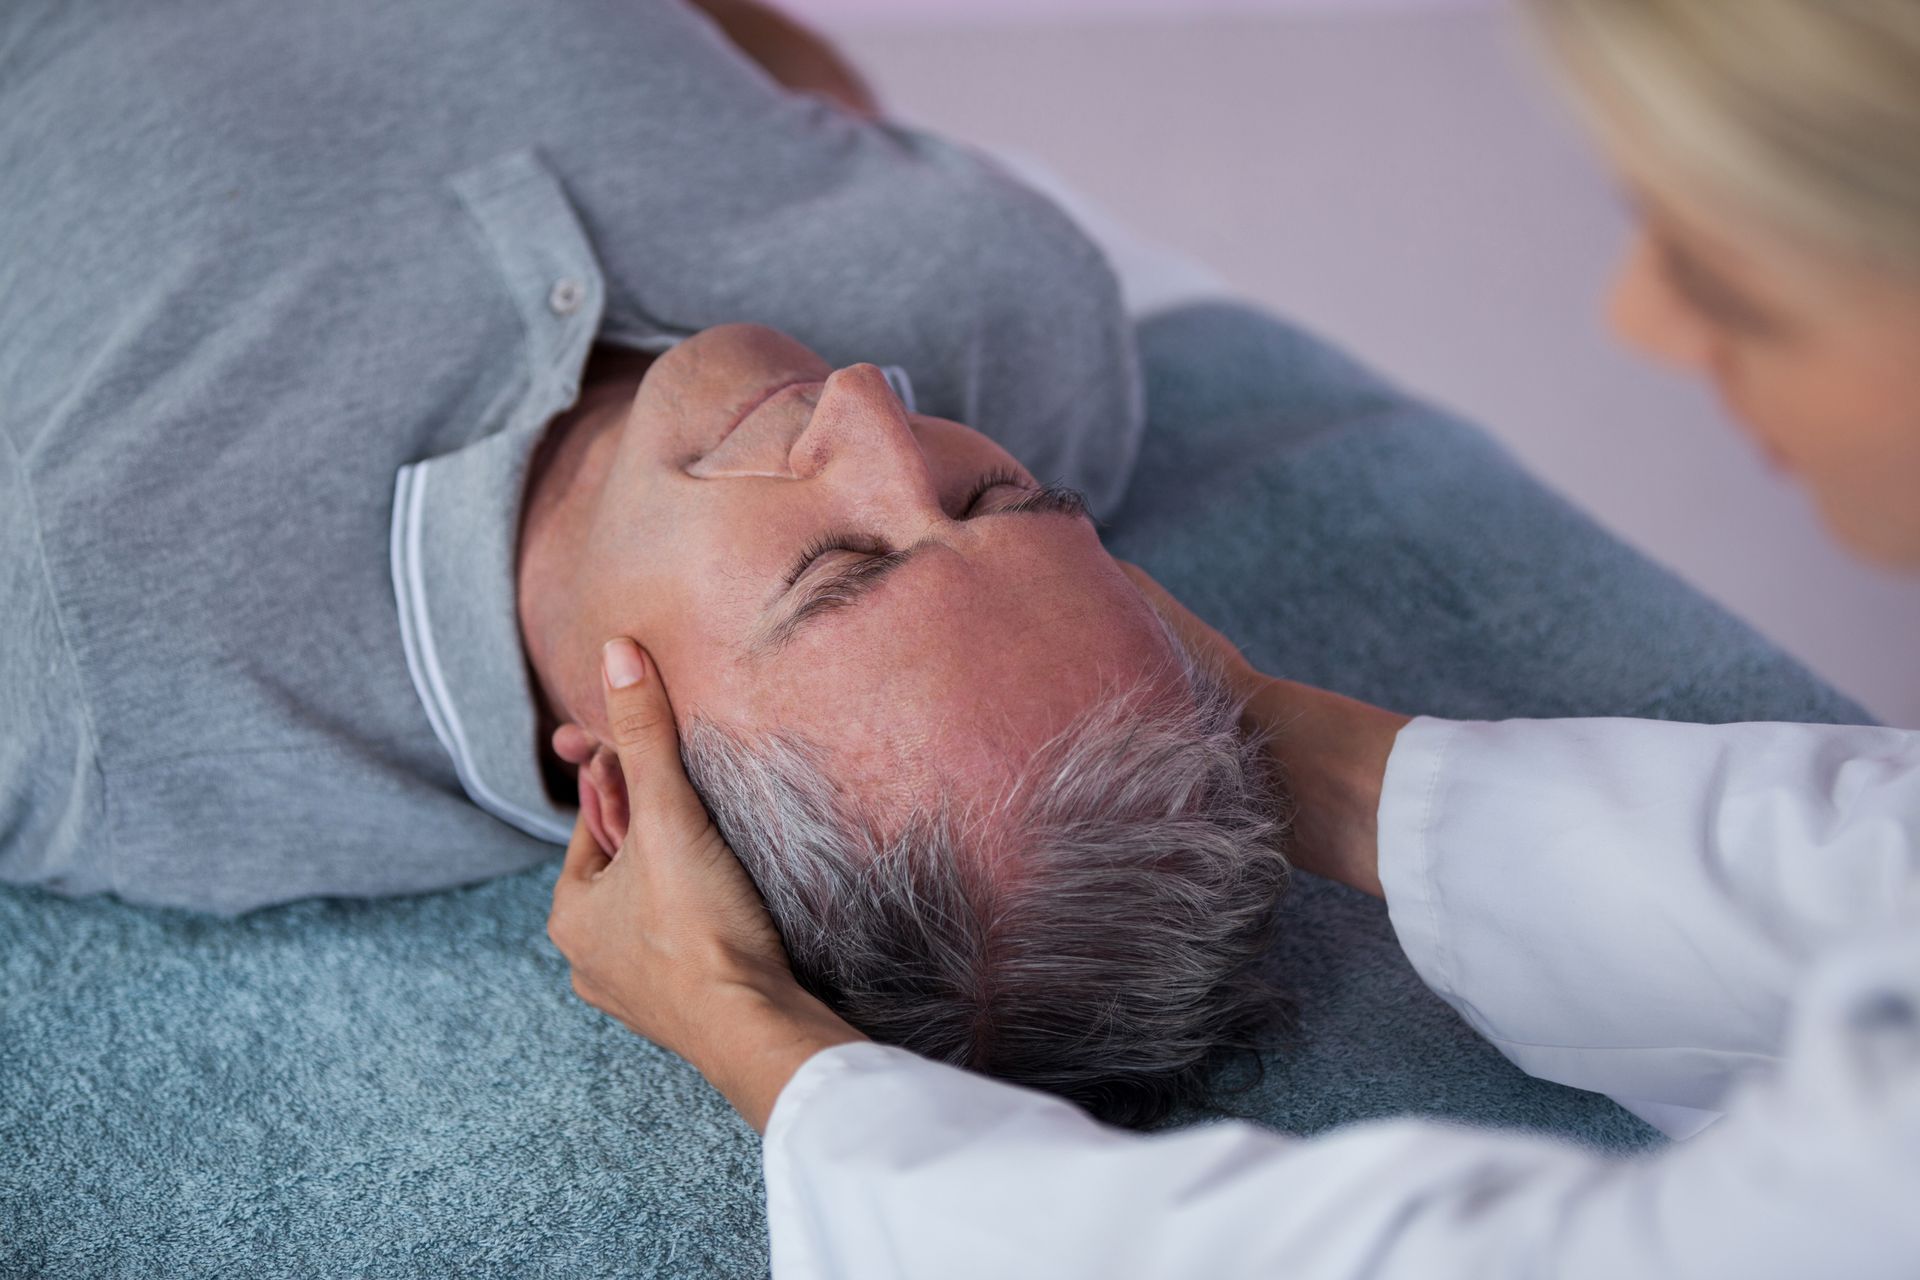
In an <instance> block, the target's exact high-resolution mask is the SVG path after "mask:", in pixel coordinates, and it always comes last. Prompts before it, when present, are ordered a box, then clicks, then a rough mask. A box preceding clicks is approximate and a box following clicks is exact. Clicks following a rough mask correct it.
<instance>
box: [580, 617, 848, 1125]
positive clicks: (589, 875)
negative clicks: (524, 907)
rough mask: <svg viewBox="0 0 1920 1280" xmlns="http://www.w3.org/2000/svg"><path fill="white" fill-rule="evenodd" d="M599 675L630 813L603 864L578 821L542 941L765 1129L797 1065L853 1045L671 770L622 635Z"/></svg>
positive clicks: (655, 692) (667, 731)
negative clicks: (801, 980) (790, 960)
mask: <svg viewBox="0 0 1920 1280" xmlns="http://www.w3.org/2000/svg"><path fill="white" fill-rule="evenodd" d="M603 666H604V670H605V676H606V689H605V692H606V697H607V721H608V723H609V724H611V725H612V727H613V735H614V746H615V748H616V749H617V751H618V753H619V767H620V769H621V771H622V773H623V774H624V775H625V779H626V794H627V797H628V808H629V810H630V816H629V817H628V820H627V822H626V824H625V825H626V830H625V834H624V837H623V838H622V840H621V843H620V845H619V847H618V848H617V849H616V850H615V851H614V852H613V854H612V855H609V854H608V853H607V852H606V850H605V849H604V848H603V847H602V844H601V840H600V839H597V838H596V835H595V830H596V826H597V824H595V823H592V822H590V821H589V820H588V815H587V814H585V813H584V811H583V813H582V817H581V820H580V821H579V822H578V823H576V825H575V827H574V832H573V840H572V842H571V843H570V844H569V845H568V846H567V857H566V862H565V865H564V866H562V868H561V870H560V878H559V880H558V882H556V883H555V885H554V888H553V910H552V913H551V914H550V915H549V916H548V918H547V934H548V936H549V937H551V938H552V939H553V943H554V945H555V946H556V947H558V948H559V949H560V952H561V954H562V955H564V956H565V957H566V958H567V961H568V963H569V964H571V965H572V966H573V989H574V991H575V992H576V993H578V995H579V996H580V998H581V999H583V1000H585V1001H586V1002H587V1003H588V1004H591V1005H593V1006H594V1007H595V1008H597V1009H600V1010H602V1011H603V1012H605V1013H609V1014H611V1015H613V1016H614V1017H615V1018H618V1019H619V1020H620V1021H621V1022H623V1023H625V1024H626V1025H627V1026H628V1027H630V1028H632V1029H633V1030H634V1031H637V1032H638V1033H640V1034H641V1035H643V1036H645V1037H646V1038H647V1039H649V1040H651V1041H653V1042H654V1043H655V1044H658V1045H660V1046H661V1047H662V1048H665V1049H669V1050H672V1051H673V1052H674V1053H677V1054H679V1055H680V1056H681V1057H683V1058H685V1059H687V1060H688V1061H689V1062H691V1063H692V1064H693V1065H694V1066H695V1067H697V1068H699V1069H700V1071H701V1073H702V1074H703V1075H705V1076H706V1077H707V1079H708V1080H710V1081H712V1082H713V1084H714V1085H715V1086H716V1087H717V1088H719V1089H720V1091H721V1092H722V1093H724V1094H726V1095H727V1099H728V1100H729V1101H730V1102H732V1103H733V1104H734V1106H735V1107H736V1108H738V1109H739V1111H740V1112H741V1114H742V1115H744V1116H745V1117H746V1118H747V1120H748V1122H749V1123H751V1124H753V1125H754V1127H755V1128H764V1127H765V1125H766V1120H767V1116H768V1114H769V1113H771V1111H772V1109H773V1103H774V1099H775V1098H776V1097H778V1096H779V1092H780V1089H781V1088H782V1087H784V1086H785V1084H786V1082H787V1080H788V1079H790V1078H791V1077H792V1075H793V1073H794V1072H795V1071H797V1070H798V1069H799V1067H800V1064H801V1063H803V1062H805V1061H806V1059H807V1058H809V1057H811V1056H812V1055H813V1054H814V1053H816V1052H818V1051H819V1050H820V1049H823V1048H826V1047H827V1046H829V1045H833V1044H841V1043H844V1042H846V1041H849V1040H857V1039H860V1038H861V1037H860V1035H859V1033H858V1032H856V1031H854V1030H853V1028H851V1027H849V1026H847V1025H846V1024H845V1023H844V1022H842V1021H841V1020H840V1019H839V1018H838V1017H836V1016H835V1015H834V1014H833V1013H832V1011H830V1010H829V1009H827V1007H826V1006H825V1005H823V1004H821V1003H820V1002H819V1001H818V1000H815V999H814V998H813V997H812V996H810V995H808V994H807V993H806V992H805V991H803V990H802V989H801V988H800V986H799V984H798V983H796V982H795V981H794V979H793V974H792V971H791V969H789V968H788V965H787V958H786V953H785V952H784V951H783V950H782V949H781V946H780V937H779V934H778V933H777V932H775V930H774V927H773V921H772V920H771V919H770V918H769V917H768V915H767V910H766V907H765V905H764V904H763V903H762V902H761V900H760V895H759V893H758V892H757V891H756V890H755V889H754V887H753V881H752V880H751V879H749V878H748V876H747V873H746V870H745V868H743V867H742V866H741V865H740V863H739V860H738V859H736V858H735V857H734V856H733V850H731V849H730V848H728V847H727V843H726V841H725V840H724V839H723V838H722V837H721V835H720V832H719V830H718V829H717V828H716V827H715V826H714V825H713V820H712V819H711V818H710V817H709V816H708V815H707V810H706V806H705V805H703V804H702V803H701V802H700V797H699V796H698V795H697V794H696V793H695V792H694V790H693V786H692V784H691V783H689V782H688V781H687V776H686V774H685V772H684V771H683V770H682V768H681V765H680V750H679V737H678V734H677V733H676V731H675V729H674V721H673V708H672V706H671V705H670V704H669V703H668V701H667V691H666V689H665V687H664V686H663V685H662V684H661V683H660V676H659V671H658V669H657V668H656V667H655V666H654V665H653V663H652V662H651V661H649V660H648V659H647V657H646V655H645V654H644V653H643V652H642V651H641V649H640V647H639V646H638V645H636V644H634V643H633V642H632V641H631V640H626V639H619V640H613V641H610V642H608V644H607V647H606V651H605V654H604V657H603ZM584 790H585V789H583V795H584ZM602 830H604V829H602Z"/></svg>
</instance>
